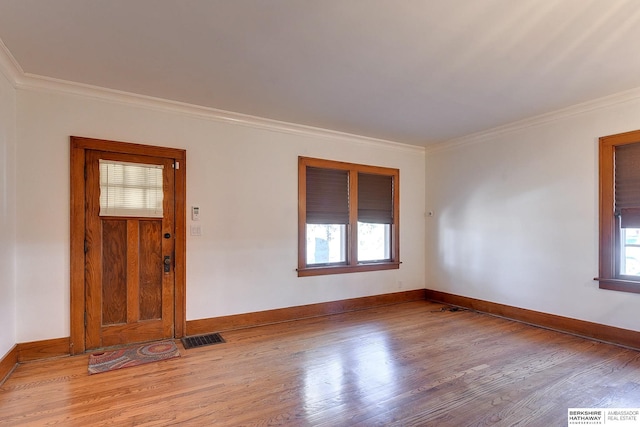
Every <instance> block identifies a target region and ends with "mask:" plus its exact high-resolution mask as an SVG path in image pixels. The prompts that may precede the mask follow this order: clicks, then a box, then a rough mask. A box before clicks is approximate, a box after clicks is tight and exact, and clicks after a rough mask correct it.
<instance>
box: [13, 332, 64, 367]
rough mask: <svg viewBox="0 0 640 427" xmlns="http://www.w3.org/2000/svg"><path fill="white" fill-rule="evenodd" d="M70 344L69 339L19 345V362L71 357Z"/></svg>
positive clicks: (54, 339)
mask: <svg viewBox="0 0 640 427" xmlns="http://www.w3.org/2000/svg"><path fill="white" fill-rule="evenodd" d="M69 344H70V339H69V337H64V338H53V339H50V340H42V341H32V342H25V343H20V344H17V347H18V362H29V361H31V360H39V359H48V358H51V357H60V356H69V354H71V352H70V351H69Z"/></svg>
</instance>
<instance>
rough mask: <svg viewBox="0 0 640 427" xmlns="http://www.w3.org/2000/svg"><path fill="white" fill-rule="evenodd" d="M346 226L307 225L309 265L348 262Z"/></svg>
mask: <svg viewBox="0 0 640 427" xmlns="http://www.w3.org/2000/svg"><path fill="white" fill-rule="evenodd" d="M346 231H347V227H346V225H344V224H307V265H322V264H335V263H345V262H347V255H346V243H347V238H346V236H347V234H346Z"/></svg>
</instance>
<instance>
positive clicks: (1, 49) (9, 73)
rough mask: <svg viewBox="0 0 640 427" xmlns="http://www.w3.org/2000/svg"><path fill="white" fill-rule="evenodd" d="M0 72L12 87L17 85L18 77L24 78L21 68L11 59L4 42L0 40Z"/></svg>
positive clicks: (11, 56)
mask: <svg viewBox="0 0 640 427" xmlns="http://www.w3.org/2000/svg"><path fill="white" fill-rule="evenodd" d="M0 72H1V73H2V74H4V76H5V77H6V78H7V79H8V80H9V81H10V82H11V84H12V85H13V86H16V85H17V84H18V81H19V80H20V77H22V76H24V71H22V67H20V64H18V61H16V59H15V58H14V57H13V55H12V54H11V52H10V51H9V49H7V46H5V44H4V42H3V41H2V40H0Z"/></svg>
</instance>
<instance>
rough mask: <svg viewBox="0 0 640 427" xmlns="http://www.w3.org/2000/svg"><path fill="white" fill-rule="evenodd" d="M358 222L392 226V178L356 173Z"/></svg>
mask: <svg viewBox="0 0 640 427" xmlns="http://www.w3.org/2000/svg"><path fill="white" fill-rule="evenodd" d="M358 221H360V222H368V223H373V224H393V177H392V176H390V175H376V174H369V173H360V172H359V173H358Z"/></svg>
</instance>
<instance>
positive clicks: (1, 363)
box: [0, 345, 18, 385]
mask: <svg viewBox="0 0 640 427" xmlns="http://www.w3.org/2000/svg"><path fill="white" fill-rule="evenodd" d="M17 364H18V346H17V345H14V346H13V348H11V350H9V351H8V352H7V354H5V355H4V357H3V358H2V359H0V385H2V384H3V383H4V382H5V380H6V379H7V378H9V375H10V374H11V372H13V370H14V369H15V367H16V365H17Z"/></svg>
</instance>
